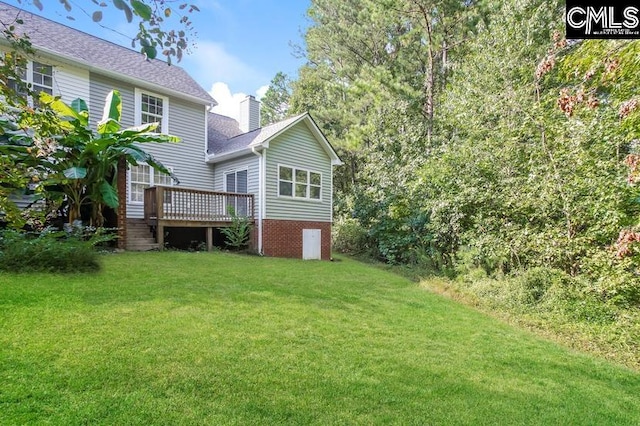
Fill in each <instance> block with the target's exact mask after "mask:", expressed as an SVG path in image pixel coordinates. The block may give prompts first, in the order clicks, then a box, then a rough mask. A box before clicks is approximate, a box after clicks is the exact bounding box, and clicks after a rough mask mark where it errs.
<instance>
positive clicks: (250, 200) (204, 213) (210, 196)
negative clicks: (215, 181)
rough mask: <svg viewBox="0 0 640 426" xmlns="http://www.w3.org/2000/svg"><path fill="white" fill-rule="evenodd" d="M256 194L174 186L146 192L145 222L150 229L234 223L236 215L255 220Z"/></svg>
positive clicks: (150, 189) (151, 189) (159, 187)
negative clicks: (160, 224)
mask: <svg viewBox="0 0 640 426" xmlns="http://www.w3.org/2000/svg"><path fill="white" fill-rule="evenodd" d="M254 208H255V203H254V197H253V194H238V193H234V192H214V191H203V190H199V189H190V188H179V187H172V186H153V187H151V188H147V189H145V191H144V218H145V220H146V222H147V223H148V224H150V225H152V224H157V223H158V221H159V220H162V221H168V220H172V221H183V222H231V220H232V219H233V214H234V213H235V215H236V216H241V217H248V218H251V219H253V217H254Z"/></svg>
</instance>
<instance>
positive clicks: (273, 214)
mask: <svg viewBox="0 0 640 426" xmlns="http://www.w3.org/2000/svg"><path fill="white" fill-rule="evenodd" d="M278 165H283V166H288V167H299V168H301V169H306V170H310V171H312V172H318V173H321V174H322V201H316V200H306V199H299V198H291V197H279V196H278ZM266 167H267V170H266V176H267V181H266V216H265V217H266V219H283V220H308V221H318V222H331V220H332V206H331V191H332V187H331V173H332V169H331V160H330V158H329V156H328V155H327V153H326V152H325V151H324V149H322V147H321V146H320V145H319V144H318V142H317V141H316V139H315V137H314V136H313V134H312V133H311V132H310V131H309V129H308V128H307V126H306V124H304V122H302V123H298V124H296V125H295V126H294V127H292V128H291V129H289V130H287V131H286V132H284V133H283V134H282V135H280V136H278V137H277V138H275V139H274V140H272V141H271V142H270V143H269V148H268V149H267V166H266Z"/></svg>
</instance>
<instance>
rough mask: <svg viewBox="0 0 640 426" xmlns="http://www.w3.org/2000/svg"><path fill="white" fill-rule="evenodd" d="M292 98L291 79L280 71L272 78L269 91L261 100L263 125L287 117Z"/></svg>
mask: <svg viewBox="0 0 640 426" xmlns="http://www.w3.org/2000/svg"><path fill="white" fill-rule="evenodd" d="M290 98H291V80H290V79H289V76H287V75H286V74H284V73H283V72H280V71H279V72H278V73H277V74H276V75H275V77H273V79H272V80H271V84H269V88H268V89H267V92H266V93H265V94H264V97H263V98H262V99H261V100H260V101H261V102H262V109H261V111H260V121H261V123H260V124H261V126H263V127H264V126H266V125H269V124H273V123H276V122H278V121H280V120H283V119H285V118H286V117H287V114H288V112H289V105H290Z"/></svg>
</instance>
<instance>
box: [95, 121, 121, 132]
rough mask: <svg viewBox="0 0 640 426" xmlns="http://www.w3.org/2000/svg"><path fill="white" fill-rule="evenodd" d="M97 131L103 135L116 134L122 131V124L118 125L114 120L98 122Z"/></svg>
mask: <svg viewBox="0 0 640 426" xmlns="http://www.w3.org/2000/svg"><path fill="white" fill-rule="evenodd" d="M97 130H98V133H99V134H101V135H105V134H109V133H116V132H117V131H119V130H120V123H118V122H117V121H116V120H114V119H113V118H107V119H106V120H101V121H99V122H98V127H97Z"/></svg>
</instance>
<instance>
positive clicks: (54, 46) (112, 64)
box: [0, 2, 215, 103]
mask: <svg viewBox="0 0 640 426" xmlns="http://www.w3.org/2000/svg"><path fill="white" fill-rule="evenodd" d="M17 16H19V17H20V18H21V19H22V20H23V21H24V24H23V25H16V27H17V30H18V31H19V32H24V33H26V34H28V35H29V38H30V40H31V43H32V44H33V46H34V47H35V48H36V50H40V51H44V52H48V53H52V54H57V55H60V56H62V57H64V58H66V59H67V60H72V61H74V62H77V63H80V64H83V65H85V66H86V67H87V68H90V69H91V70H92V71H94V72H97V73H100V72H101V71H103V72H105V73H106V74H116V75H120V76H124V77H127V78H129V79H132V80H136V81H140V82H146V83H147V85H148V86H149V88H153V87H154V86H157V87H160V88H165V89H169V90H171V91H173V92H175V93H176V94H184V95H186V96H187V97H190V98H195V99H197V100H201V101H202V103H215V101H214V100H213V98H212V97H211V95H209V93H207V91H206V90H204V89H203V88H202V87H200V85H199V84H198V83H196V81H195V80H194V79H193V78H192V77H191V76H190V75H189V74H187V72H186V71H185V70H183V69H182V68H180V67H179V66H176V65H171V66H169V65H167V63H166V62H164V61H161V60H159V59H154V60H146V59H145V58H144V56H143V55H142V54H140V53H139V52H136V51H134V50H131V49H127V48H126V47H122V46H119V45H117V44H114V43H111V42H109V41H106V40H102V39H100V38H97V37H94V36H92V35H90V34H87V33H84V32H82V31H78V30H75V29H73V28H70V27H67V26H65V25H62V24H59V23H57V22H54V21H51V20H49V19H46V18H43V17H40V16H37V15H34V14H32V13H30V12H27V11H24V10H20V9H17V8H15V7H13V6H10V5H8V4H6V3H3V2H0V21H2V22H5V23H6V22H12V21H13V20H14V19H15V18H16V17H17ZM157 90H158V91H160V90H159V89H157Z"/></svg>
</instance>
